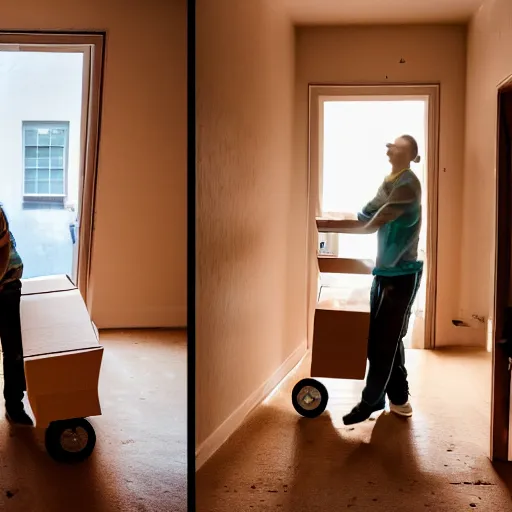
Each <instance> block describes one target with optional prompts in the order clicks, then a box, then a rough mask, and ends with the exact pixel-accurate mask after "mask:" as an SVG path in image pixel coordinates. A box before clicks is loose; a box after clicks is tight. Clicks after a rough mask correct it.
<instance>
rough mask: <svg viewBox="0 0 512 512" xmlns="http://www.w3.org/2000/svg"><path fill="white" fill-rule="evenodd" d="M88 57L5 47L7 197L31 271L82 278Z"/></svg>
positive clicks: (1, 129) (1, 61) (1, 141)
mask: <svg viewBox="0 0 512 512" xmlns="http://www.w3.org/2000/svg"><path fill="white" fill-rule="evenodd" d="M83 68H84V55H83V53H81V52H62V51H55V52H48V51H45V52H33V51H19V52H13V51H5V50H4V51H2V47H1V46H0V95H1V97H3V98H6V99H7V101H3V102H0V133H1V134H2V137H0V155H1V156H0V158H1V161H0V173H1V174H0V179H1V181H2V190H3V194H2V203H3V207H4V209H5V212H6V213H7V216H8V218H9V223H10V228H11V231H12V232H13V234H14V235H15V238H16V243H17V248H18V251H19V253H20V254H21V255H22V258H23V263H24V277H25V278H31V277H42V276H49V275H56V274H66V275H69V276H70V277H71V278H72V279H73V280H74V281H76V274H77V268H76V263H77V257H76V255H77V253H78V251H77V248H78V244H79V241H80V238H79V237H78V236H77V234H78V233H77V231H78V230H77V222H78V215H77V213H78V210H79V207H80V203H81V201H80V199H81V198H80V197H79V179H80V174H81V172H80V160H81V154H80V153H81V139H82V137H83V134H82V112H83V111H84V110H85V109H84V105H83V102H84V101H86V99H87V98H86V97H85V98H84V95H83V91H82V89H83V74H84V69H83Z"/></svg>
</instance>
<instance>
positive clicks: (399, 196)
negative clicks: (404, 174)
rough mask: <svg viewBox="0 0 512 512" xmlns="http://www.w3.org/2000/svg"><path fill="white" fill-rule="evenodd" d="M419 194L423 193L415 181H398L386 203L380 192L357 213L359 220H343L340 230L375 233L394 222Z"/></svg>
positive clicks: (355, 232)
mask: <svg viewBox="0 0 512 512" xmlns="http://www.w3.org/2000/svg"><path fill="white" fill-rule="evenodd" d="M419 195H421V190H420V189H418V188H417V187H416V186H415V185H414V184H413V183H410V182H405V183H402V184H400V183H398V184H397V185H396V186H395V188H394V189H393V191H392V192H391V194H390V196H389V198H388V199H387V201H386V202H385V203H384V202H383V201H382V200H381V195H380V194H379V193H378V194H377V196H376V197H375V198H374V199H372V201H370V202H369V203H368V204H367V205H366V206H365V207H364V208H363V209H362V211H361V212H359V213H358V214H357V220H345V221H343V225H341V224H340V226H339V230H340V232H344V233H354V234H371V233H375V232H376V231H378V230H379V229H380V228H381V227H382V226H384V225H385V224H387V223H388V222H392V221H393V220H396V219H398V217H400V216H401V215H403V214H404V212H405V211H406V210H407V208H408V207H409V206H410V205H411V204H412V203H414V202H415V201H417V200H418V196H419ZM383 203H384V204H383Z"/></svg>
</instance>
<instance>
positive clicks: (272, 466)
mask: <svg viewBox="0 0 512 512" xmlns="http://www.w3.org/2000/svg"><path fill="white" fill-rule="evenodd" d="M309 364H310V363H309V358H307V359H306V360H304V361H303V362H302V364H301V365H300V366H299V367H297V368H296V369H295V370H294V371H293V372H292V374H290V376H289V377H288V378H287V379H286V380H285V382H284V383H283V384H282V386H281V387H280V388H278V390H277V391H276V392H275V393H274V394H273V396H271V397H270V398H268V399H267V400H266V402H265V403H264V404H262V405H260V406H259V407H258V408H257V409H256V410H255V411H254V413H253V414H252V415H251V416H250V417H249V419H248V420H247V421H246V422H245V424H244V425H243V426H242V427H241V428H240V429H239V430H238V431H237V432H236V433H235V434H234V435H233V436H232V437H231V438H230V439H229V440H228V441H227V443H225V444H224V445H223V446H222V447H221V448H220V450H219V451H218V452H217V453H216V454H215V455H214V456H213V457H212V458H211V459H210V460H209V461H208V462H207V463H206V464H205V465H204V466H203V467H202V468H201V469H200V470H199V471H198V473H197V511H198V512H224V511H226V512H232V511H244V512H245V511H254V512H256V511H279V510H280V511H283V512H284V511H287V512H315V511H318V512H320V511H321V512H325V511H329V510H332V511H334V510H344V509H345V508H347V509H352V510H354V511H363V510H372V511H373V510H382V511H384V510H393V511H396V512H418V511H419V510H426V509H429V510H433V511H435V512H460V511H464V510H473V509H476V510H482V511H491V510H492V511H508V510H511V509H512V500H511V492H512V468H511V467H510V465H509V466H508V467H507V466H506V464H505V465H503V464H499V465H496V466H494V467H493V465H492V464H491V462H490V461H489V459H488V458H487V454H488V452H489V435H490V434H489V432H490V428H489V417H490V415H489V412H490V386H491V360H490V354H488V353H486V352H481V351H474V350H463V349H459V350H445V351H436V352H434V351H423V350H413V351H408V354H407V364H408V368H409V373H410V385H411V394H412V397H411V401H412V404H413V407H414V409H415V412H414V415H413V417H412V418H411V420H409V421H407V420H403V419H401V418H398V417H395V416H394V415H391V414H389V413H383V414H381V415H380V416H379V415H378V414H377V415H375V416H376V417H377V419H376V421H372V420H370V421H367V422H365V423H363V424H360V425H359V426H357V425H356V426H355V427H345V426H344V425H343V422H342V416H343V414H345V413H346V412H347V411H348V410H350V408H351V407H352V406H353V405H355V403H356V402H357V400H358V399H359V397H360V392H361V389H362V386H363V383H362V382H354V381H341V380H340V381H336V380H328V381H324V382H325V383H326V384H327V388H328V391H329V394H330V400H329V404H328V408H327V412H326V413H325V414H324V415H322V416H321V417H319V418H317V419H314V420H308V419H305V418H301V417H300V416H298V415H297V414H296V412H295V411H294V409H293V407H292V404H291V398H290V397H291V390H292V387H293V386H294V384H295V383H296V382H297V381H298V380H299V379H301V378H303V377H307V376H308V375H309Z"/></svg>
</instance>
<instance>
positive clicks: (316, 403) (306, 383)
mask: <svg viewBox="0 0 512 512" xmlns="http://www.w3.org/2000/svg"><path fill="white" fill-rule="evenodd" d="M328 401H329V393H327V388H326V387H325V386H324V385H323V384H322V383H321V382H318V381H317V380H315V379H302V380H301V381H299V382H297V384H295V386H294V388H293V391H292V404H293V407H294V409H295V410H296V411H297V412H298V413H299V414H300V415H301V416H304V417H305V418H317V417H318V416H320V414H322V413H323V412H324V411H325V408H326V407H327V402H328Z"/></svg>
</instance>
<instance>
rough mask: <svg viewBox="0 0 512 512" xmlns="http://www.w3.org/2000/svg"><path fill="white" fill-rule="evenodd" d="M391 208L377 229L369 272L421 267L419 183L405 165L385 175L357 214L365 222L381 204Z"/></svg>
mask: <svg viewBox="0 0 512 512" xmlns="http://www.w3.org/2000/svg"><path fill="white" fill-rule="evenodd" d="M385 206H386V207H388V208H391V209H392V210H393V213H394V215H393V219H392V220H390V221H389V222H387V223H386V224H384V225H383V226H381V227H380V228H379V230H378V232H377V244H378V249H377V260H376V265H375V268H374V270H373V275H377V276H401V275H408V274H415V273H417V272H420V271H421V270H423V262H422V261H418V243H419V239H420V230H421V183H420V181H419V180H418V178H417V177H416V175H415V174H414V173H413V172H412V171H411V170H410V169H405V170H404V171H402V172H401V173H399V174H398V175H396V177H394V176H390V177H387V178H386V179H385V180H384V182H383V183H382V185H381V186H380V187H379V189H378V191H377V194H376V196H375V197H374V198H373V199H372V200H371V201H370V202H369V203H368V204H367V205H366V206H365V207H364V208H363V209H362V211H361V212H360V213H359V214H358V218H359V220H361V221H364V222H369V221H370V220H371V219H372V218H373V217H374V216H375V215H378V212H379V210H380V209H381V208H383V207H385Z"/></svg>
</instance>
